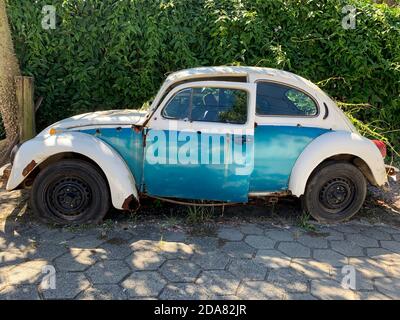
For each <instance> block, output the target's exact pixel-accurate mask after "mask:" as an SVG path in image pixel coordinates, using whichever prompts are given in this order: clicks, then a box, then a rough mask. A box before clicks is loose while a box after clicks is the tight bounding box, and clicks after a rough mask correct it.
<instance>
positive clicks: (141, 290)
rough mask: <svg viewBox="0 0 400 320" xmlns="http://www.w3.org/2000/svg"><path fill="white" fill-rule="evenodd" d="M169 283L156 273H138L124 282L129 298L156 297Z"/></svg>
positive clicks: (134, 273) (123, 285)
mask: <svg viewBox="0 0 400 320" xmlns="http://www.w3.org/2000/svg"><path fill="white" fill-rule="evenodd" d="M166 283H167V282H166V281H165V280H164V279H163V278H162V277H161V275H160V274H159V273H158V272H156V271H136V272H133V273H132V274H131V275H130V276H129V277H128V278H126V279H125V280H124V281H123V282H122V284H121V285H122V287H123V288H124V289H125V292H126V293H127V294H128V295H129V297H131V298H134V297H141V298H142V297H156V296H158V295H159V293H160V292H161V290H162V289H163V288H164V286H165V284H166Z"/></svg>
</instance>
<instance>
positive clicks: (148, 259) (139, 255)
mask: <svg viewBox="0 0 400 320" xmlns="http://www.w3.org/2000/svg"><path fill="white" fill-rule="evenodd" d="M165 260H166V258H165V257H164V256H163V255H162V254H161V253H159V252H155V251H148V250H147V251H144V250H142V251H135V252H133V253H132V254H131V255H130V256H129V257H127V258H126V259H125V261H126V263H127V264H128V265H129V266H130V267H131V268H132V269H133V270H157V269H158V268H159V267H160V266H161V265H162V264H163V263H164V262H165Z"/></svg>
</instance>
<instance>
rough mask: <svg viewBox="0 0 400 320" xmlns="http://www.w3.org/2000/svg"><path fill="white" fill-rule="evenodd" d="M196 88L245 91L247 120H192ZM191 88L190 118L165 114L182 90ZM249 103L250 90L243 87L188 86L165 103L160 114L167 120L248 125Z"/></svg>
mask: <svg viewBox="0 0 400 320" xmlns="http://www.w3.org/2000/svg"><path fill="white" fill-rule="evenodd" d="M195 88H215V89H219V90H220V89H228V90H239V91H242V92H244V93H246V96H247V99H246V111H247V112H246V122H244V123H235V122H221V121H211V120H192V110H193V91H194V90H193V89H195ZM188 89H190V101H189V118H188V120H184V119H177V118H171V117H167V116H165V115H164V110H165V109H166V108H167V107H168V105H169V103H170V102H171V101H172V100H173V99H174V98H175V97H176V96H177V95H178V94H179V93H181V92H182V91H185V90H188ZM249 103H250V92H249V91H247V90H245V89H243V88H224V87H215V86H205V87H188V88H183V89H182V90H179V91H177V92H176V93H175V94H174V95H173V96H171V98H169V99H168V101H167V102H166V103H165V105H164V107H163V108H162V109H161V112H160V115H161V117H162V118H163V119H166V120H174V121H185V122H190V123H193V122H209V123H221V124H231V125H239V126H242V125H246V124H248V121H249Z"/></svg>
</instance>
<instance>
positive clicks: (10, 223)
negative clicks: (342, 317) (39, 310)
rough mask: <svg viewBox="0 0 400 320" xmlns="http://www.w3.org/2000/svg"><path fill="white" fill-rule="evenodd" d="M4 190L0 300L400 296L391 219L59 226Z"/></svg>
mask: <svg viewBox="0 0 400 320" xmlns="http://www.w3.org/2000/svg"><path fill="white" fill-rule="evenodd" d="M0 195H1V198H0V199H1V200H0V212H1V219H0V222H1V223H0V299H59V298H61V299H400V228H396V227H394V226H389V225H385V224H375V225H372V224H369V223H366V222H362V223H361V222H356V221H354V222H350V223H346V224H340V225H333V226H322V225H316V226H315V230H313V231H305V230H304V229H301V228H299V227H297V226H295V225H292V226H288V227H282V226H281V227H279V226H276V225H274V224H273V223H271V222H258V223H236V224H234V225H231V224H229V223H222V224H217V225H216V227H215V229H213V231H212V232H209V233H208V234H205V235H196V234H193V233H192V232H188V231H187V230H185V228H165V226H162V225H157V224H153V223H147V224H146V223H141V224H138V223H133V222H132V223H127V224H124V225H119V226H116V227H112V228H100V227H99V228H89V229H80V230H73V229H65V228H64V229H60V228H51V227H49V226H45V225H43V224H38V223H34V222H29V223H28V222H24V223H22V222H21V221H20V220H21V218H20V216H21V215H23V214H24V213H23V212H24V202H23V201H22V200H21V197H22V196H21V194H20V193H19V192H13V193H5V192H4V191H0ZM345 266H352V267H354V270H355V275H356V277H355V280H356V281H355V286H356V288H355V289H354V290H352V289H346V287H345V286H343V285H342V284H343V283H348V284H351V282H346V281H345V280H343V279H347V278H346V275H349V274H350V275H351V272H352V269H351V267H345ZM53 267H54V269H53ZM53 271H55V278H54V277H52V272H53ZM53 279H55V283H54V282H52V280H53ZM52 284H55V289H52V288H51V285H52ZM46 285H47V286H46ZM49 285H50V288H49Z"/></svg>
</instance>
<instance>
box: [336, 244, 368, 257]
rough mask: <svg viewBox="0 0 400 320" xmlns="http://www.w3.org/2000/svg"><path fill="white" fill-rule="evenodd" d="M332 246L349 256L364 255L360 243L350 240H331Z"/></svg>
mask: <svg viewBox="0 0 400 320" xmlns="http://www.w3.org/2000/svg"><path fill="white" fill-rule="evenodd" d="M331 246H332V249H333V250H335V251H336V252H339V253H341V254H343V255H345V256H347V257H362V256H363V255H364V254H363V250H362V248H361V247H360V246H359V245H357V244H355V243H351V242H349V241H331Z"/></svg>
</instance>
